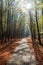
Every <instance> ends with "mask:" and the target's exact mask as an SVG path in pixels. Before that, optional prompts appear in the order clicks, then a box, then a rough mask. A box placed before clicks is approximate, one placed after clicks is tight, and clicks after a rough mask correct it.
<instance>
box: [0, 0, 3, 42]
mask: <svg viewBox="0 0 43 65" xmlns="http://www.w3.org/2000/svg"><path fill="white" fill-rule="evenodd" d="M0 3H1V4H0V32H1V34H0V39H1V43H2V42H3V27H2V16H3V0H0Z"/></svg>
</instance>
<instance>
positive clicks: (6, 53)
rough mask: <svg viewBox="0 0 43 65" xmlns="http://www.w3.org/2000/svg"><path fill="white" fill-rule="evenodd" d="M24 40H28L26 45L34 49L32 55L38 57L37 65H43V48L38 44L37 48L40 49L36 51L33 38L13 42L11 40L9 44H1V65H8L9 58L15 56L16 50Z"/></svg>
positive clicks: (13, 40)
mask: <svg viewBox="0 0 43 65" xmlns="http://www.w3.org/2000/svg"><path fill="white" fill-rule="evenodd" d="M23 39H25V40H26V44H27V45H28V46H29V47H30V48H31V49H32V54H34V55H35V57H37V58H36V59H37V60H38V63H37V65H43V47H41V46H40V45H38V46H37V44H36V46H35V47H36V48H37V47H38V48H39V49H38V48H37V49H36V48H35V47H34V45H33V44H32V39H31V37H27V38H19V39H12V41H11V40H10V41H9V42H7V43H3V44H0V65H7V61H8V60H9V57H11V56H12V55H13V54H14V49H15V48H16V47H18V46H19V45H20V43H21V40H23ZM25 40H24V42H25Z"/></svg>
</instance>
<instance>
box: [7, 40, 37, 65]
mask: <svg viewBox="0 0 43 65" xmlns="http://www.w3.org/2000/svg"><path fill="white" fill-rule="evenodd" d="M31 50H32V49H31V48H30V47H29V46H28V45H27V43H26V40H25V39H23V40H21V43H20V45H18V46H17V47H16V48H15V50H13V51H14V54H13V55H12V56H11V57H9V60H8V63H7V65H36V58H35V56H34V55H33V54H32V51H31Z"/></svg>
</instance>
